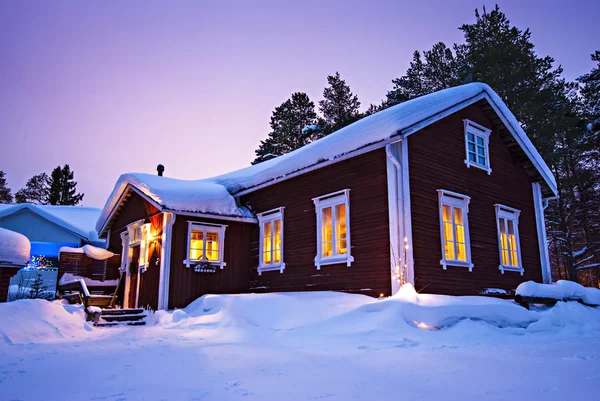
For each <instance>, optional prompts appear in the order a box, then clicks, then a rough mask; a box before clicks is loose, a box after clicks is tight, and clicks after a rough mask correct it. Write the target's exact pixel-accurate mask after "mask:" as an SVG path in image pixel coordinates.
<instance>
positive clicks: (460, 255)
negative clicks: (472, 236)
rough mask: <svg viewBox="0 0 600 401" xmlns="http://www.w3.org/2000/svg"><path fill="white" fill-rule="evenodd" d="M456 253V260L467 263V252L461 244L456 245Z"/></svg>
mask: <svg viewBox="0 0 600 401" xmlns="http://www.w3.org/2000/svg"><path fill="white" fill-rule="evenodd" d="M456 253H457V256H456V260H462V261H463V262H466V261H467V251H466V247H465V244H464V243H463V242H457V243H456Z"/></svg>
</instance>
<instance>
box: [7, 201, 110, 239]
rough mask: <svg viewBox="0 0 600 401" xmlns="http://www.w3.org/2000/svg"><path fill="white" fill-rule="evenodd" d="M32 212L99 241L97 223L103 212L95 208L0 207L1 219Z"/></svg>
mask: <svg viewBox="0 0 600 401" xmlns="http://www.w3.org/2000/svg"><path fill="white" fill-rule="evenodd" d="M25 209H27V210H30V211H31V212H33V213H35V214H37V215H39V216H41V217H43V218H44V219H46V220H48V221H50V222H52V223H54V224H56V225H59V226H61V227H63V228H65V229H66V230H69V231H71V232H73V233H75V234H77V235H79V236H80V237H82V238H83V239H85V240H87V241H90V242H94V241H98V233H97V232H96V228H95V226H96V221H97V220H98V217H100V213H101V212H102V211H101V210H100V209H98V208H95V207H83V206H58V205H33V204H30V203H20V204H17V205H6V204H4V205H0V218H2V217H4V216H8V215H11V214H14V213H17V212H19V211H21V210H25Z"/></svg>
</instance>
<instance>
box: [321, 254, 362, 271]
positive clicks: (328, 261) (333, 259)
mask: <svg viewBox="0 0 600 401" xmlns="http://www.w3.org/2000/svg"><path fill="white" fill-rule="evenodd" d="M352 262H354V258H353V257H352V256H351V255H338V256H328V257H326V258H317V257H315V266H317V270H321V266H326V265H337V264H342V263H346V265H347V266H350V265H351V264H352Z"/></svg>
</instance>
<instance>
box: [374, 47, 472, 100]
mask: <svg viewBox="0 0 600 401" xmlns="http://www.w3.org/2000/svg"><path fill="white" fill-rule="evenodd" d="M454 48H455V50H457V49H458V45H454ZM457 52H458V50H457ZM464 75H465V72H464V70H463V69H462V68H461V65H460V62H459V57H457V56H455V55H454V53H453V52H452V50H451V49H450V48H448V47H447V46H446V45H445V44H444V43H442V42H439V43H436V44H435V45H433V47H432V48H431V50H426V51H425V52H423V58H421V53H420V52H419V51H415V52H414V53H413V60H412V61H411V62H410V66H409V67H408V70H407V71H406V75H404V76H402V77H400V78H396V79H393V80H392V83H393V84H394V87H393V88H392V90H390V91H389V92H388V93H387V95H386V101H385V106H384V107H389V106H393V105H395V104H398V103H402V102H404V101H406V100H410V99H414V98H416V97H419V96H423V95H426V94H428V93H432V92H436V91H439V90H442V89H446V88H450V87H452V86H456V85H460V84H461V82H462V81H463V80H464V77H463V76H464Z"/></svg>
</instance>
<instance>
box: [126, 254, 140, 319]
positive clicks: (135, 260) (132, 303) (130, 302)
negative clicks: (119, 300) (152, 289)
mask: <svg viewBox="0 0 600 401" xmlns="http://www.w3.org/2000/svg"><path fill="white" fill-rule="evenodd" d="M131 253H132V255H131V262H130V263H129V294H127V306H128V307H129V308H135V307H136V306H137V305H136V301H137V293H138V274H139V263H140V247H139V246H135V247H133V248H132V249H131Z"/></svg>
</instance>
